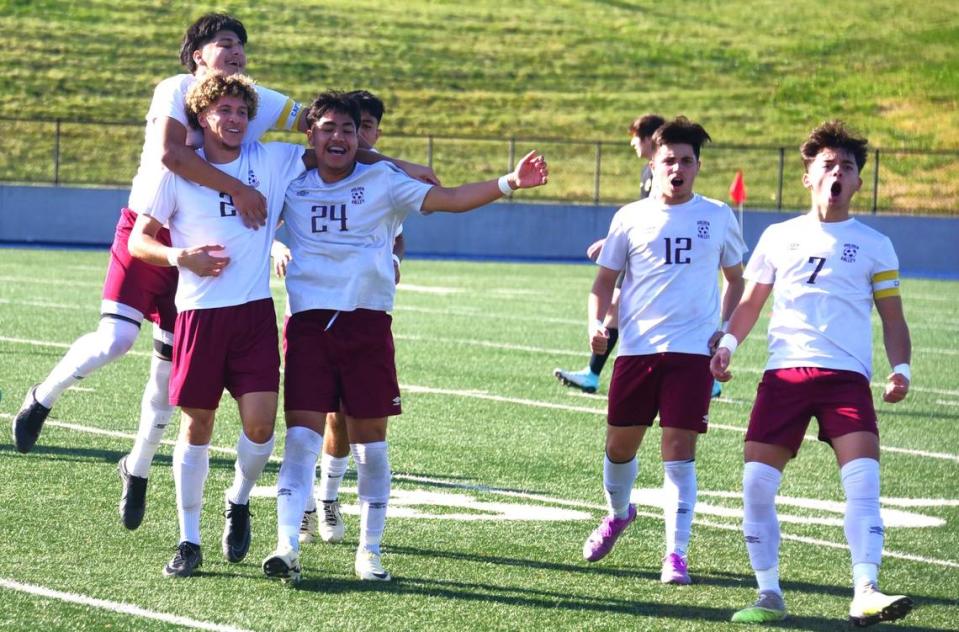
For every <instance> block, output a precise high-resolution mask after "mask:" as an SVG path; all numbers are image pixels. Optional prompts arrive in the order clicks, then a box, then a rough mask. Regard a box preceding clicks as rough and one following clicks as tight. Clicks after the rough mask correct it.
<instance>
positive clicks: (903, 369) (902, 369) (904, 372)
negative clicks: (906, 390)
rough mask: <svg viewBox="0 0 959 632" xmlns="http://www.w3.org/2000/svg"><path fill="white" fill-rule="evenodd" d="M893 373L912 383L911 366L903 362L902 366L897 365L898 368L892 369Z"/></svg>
mask: <svg viewBox="0 0 959 632" xmlns="http://www.w3.org/2000/svg"><path fill="white" fill-rule="evenodd" d="M892 372H893V373H898V374H899V375H901V376H903V377H904V378H906V379H907V380H909V381H910V382H911V381H912V372H911V371H910V370H909V365H908V364H906V363H905V362H903V363H902V364H897V365H896V366H894V367H892Z"/></svg>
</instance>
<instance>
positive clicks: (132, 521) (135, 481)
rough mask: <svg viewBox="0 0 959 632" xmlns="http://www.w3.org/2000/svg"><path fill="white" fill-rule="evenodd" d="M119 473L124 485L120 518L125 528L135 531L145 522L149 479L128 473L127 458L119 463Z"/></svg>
mask: <svg viewBox="0 0 959 632" xmlns="http://www.w3.org/2000/svg"><path fill="white" fill-rule="evenodd" d="M117 472H118V473H119V474H120V481H121V482H122V483H123V493H122V494H121V495H120V518H122V519H123V526H124V527H126V528H127V529H129V530H131V531H133V530H134V529H136V528H137V527H139V526H140V523H141V522H143V513H144V512H145V511H146V505H147V479H145V478H143V477H142V476H134V475H133V474H130V472H129V471H127V457H125V456H124V457H123V458H122V459H120V462H119V463H117Z"/></svg>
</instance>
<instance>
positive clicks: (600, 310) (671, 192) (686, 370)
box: [583, 116, 745, 584]
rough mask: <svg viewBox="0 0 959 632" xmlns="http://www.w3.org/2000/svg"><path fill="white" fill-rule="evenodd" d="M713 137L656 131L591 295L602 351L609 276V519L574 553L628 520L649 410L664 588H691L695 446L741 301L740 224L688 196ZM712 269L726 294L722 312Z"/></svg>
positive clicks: (696, 130) (674, 128) (593, 551)
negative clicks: (727, 323)
mask: <svg viewBox="0 0 959 632" xmlns="http://www.w3.org/2000/svg"><path fill="white" fill-rule="evenodd" d="M708 140H710V138H709V135H708V134H707V133H706V130H704V129H703V128H702V126H701V125H698V124H696V123H693V122H691V121H689V120H688V119H686V118H685V117H682V116H681V117H678V118H676V119H674V120H672V121H669V122H667V123H665V124H664V125H662V126H661V127H660V128H659V129H657V130H656V132H655V133H654V134H653V138H652V145H653V158H652V169H653V178H654V180H655V183H654V186H653V194H652V195H651V196H650V197H648V198H646V199H644V200H640V201H638V202H633V203H631V204H627V205H626V206H624V207H623V208H621V209H620V210H619V211H618V212H617V213H616V215H615V216H614V217H613V221H612V223H611V224H610V228H609V235H608V236H607V238H606V243H605V245H604V246H603V250H602V252H601V253H600V255H599V261H598V263H599V271H598V272H597V273H596V280H595V282H594V283H593V289H592V292H591V293H590V296H589V314H590V317H591V321H590V322H591V323H592V324H591V325H590V344H591V346H592V349H593V351H594V352H595V353H603V352H605V351H606V348H607V347H608V344H609V331H608V330H607V329H606V327H605V326H604V324H603V322H602V321H601V320H600V319H601V318H602V317H603V316H605V315H606V314H607V312H608V309H609V304H610V300H611V297H612V294H613V288H614V286H615V284H616V277H617V276H618V275H619V274H620V272H621V271H623V270H625V274H626V276H625V280H624V281H623V288H622V293H621V295H620V304H619V323H620V329H621V332H622V347H621V350H620V354H619V357H618V358H617V359H616V363H615V365H614V368H613V377H612V381H611V383H610V387H609V404H608V406H609V410H608V418H607V426H606V455H605V458H604V459H603V485H604V488H605V491H606V501H607V504H608V506H609V514H608V515H607V516H605V517H603V519H602V522H601V523H600V525H599V526H598V527H597V528H596V529H595V530H594V531H593V532H592V534H591V535H590V536H589V538H588V539H587V540H586V542H585V544H584V545H583V557H584V558H585V559H586V560H587V561H590V562H595V561H597V560H600V559H602V558H603V557H605V556H606V555H607V554H608V553H609V552H610V551H611V550H612V548H613V545H614V544H615V542H616V539H617V538H618V537H619V536H620V534H621V533H622V532H623V530H624V529H625V528H626V527H627V526H628V525H629V524H630V523H631V522H632V521H633V520H634V519H635V518H636V508H635V507H634V506H633V505H632V504H630V502H629V501H630V494H631V492H632V488H633V482H634V481H635V479H636V473H637V470H638V464H637V458H636V453H637V450H638V449H639V446H640V444H641V443H642V440H643V437H644V435H645V434H646V430H647V428H649V426H651V425H652V423H653V420H654V419H655V418H656V415H657V413H658V414H659V418H660V425H661V426H662V429H663V434H662V443H661V454H662V458H663V469H664V481H663V491H664V494H665V497H666V503H665V507H664V519H665V522H666V552H665V557H664V558H663V564H662V573H661V577H660V578H661V580H662V581H663V582H664V583H673V584H688V583H690V578H689V571H688V568H687V566H688V561H687V547H688V545H689V538H690V528H691V526H692V520H693V511H694V509H695V505H696V463H695V457H696V439H697V436H698V435H699V434H700V433H703V432H706V429H707V421H708V412H709V400H710V391H711V389H712V382H713V379H712V376H711V375H710V372H709V356H710V353H711V347H712V345H714V344H715V342H716V341H717V340H718V339H719V338H720V336H721V335H722V332H721V331H717V325H718V324H719V322H720V318H719V316H720V312H721V313H722V316H723V319H722V320H723V321H724V320H725V318H726V317H727V316H728V315H729V314H731V313H732V310H733V307H734V306H735V305H736V303H737V301H738V300H739V298H740V296H741V295H742V291H743V286H744V281H743V277H742V256H743V252H744V250H745V244H744V243H743V239H742V235H741V234H740V232H739V222H737V221H736V217H735V215H733V212H732V210H731V209H730V208H729V207H728V206H726V205H725V204H723V203H722V202H719V201H716V200H711V199H708V198H704V197H702V196H700V195H698V194H696V193H694V192H693V184H694V182H695V180H696V175H697V174H698V173H699V168H700V160H699V153H700V148H701V147H702V145H703V144H704V143H705V142H706V141H708ZM717 270H722V273H723V276H724V277H725V279H726V284H725V286H726V289H725V292H724V294H723V297H722V308H721V309H720V295H719V294H720V293H719V284H718V283H717V279H716V276H717Z"/></svg>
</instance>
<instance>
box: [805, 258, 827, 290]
mask: <svg viewBox="0 0 959 632" xmlns="http://www.w3.org/2000/svg"><path fill="white" fill-rule="evenodd" d="M809 263H815V264H816V269H815V270H813V271H812V274H810V275H809V278H808V279H806V283H809V284H811V285H815V284H816V276H817V275H818V274H819V271H820V270H822V267H823V265H824V264H825V263H826V258H825V257H809Z"/></svg>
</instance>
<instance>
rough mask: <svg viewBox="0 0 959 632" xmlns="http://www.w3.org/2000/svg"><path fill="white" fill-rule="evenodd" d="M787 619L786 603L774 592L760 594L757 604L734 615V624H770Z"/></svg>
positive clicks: (766, 591)
mask: <svg viewBox="0 0 959 632" xmlns="http://www.w3.org/2000/svg"><path fill="white" fill-rule="evenodd" d="M785 618H786V602H785V601H783V596H782V595H780V594H779V593H778V592H776V591H773V590H764V591H762V592H760V593H759V599H757V600H756V603H754V604H753V605H751V606H749V607H748V608H743V609H742V610H739V611H737V612H736V613H735V614H733V618H732V622H733V623H770V622H772V621H782V620H783V619H785Z"/></svg>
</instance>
